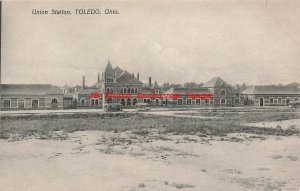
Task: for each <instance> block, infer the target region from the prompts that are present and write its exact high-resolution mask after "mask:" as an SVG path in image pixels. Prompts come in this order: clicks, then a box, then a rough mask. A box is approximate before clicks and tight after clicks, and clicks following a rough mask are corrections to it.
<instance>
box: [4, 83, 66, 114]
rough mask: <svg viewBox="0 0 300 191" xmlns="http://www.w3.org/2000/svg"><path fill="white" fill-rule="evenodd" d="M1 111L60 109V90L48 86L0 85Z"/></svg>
mask: <svg viewBox="0 0 300 191" xmlns="http://www.w3.org/2000/svg"><path fill="white" fill-rule="evenodd" d="M0 99H1V105H0V108H1V110H23V109H62V108H63V92H62V90H61V88H59V87H57V86H52V85H49V84H1V85H0Z"/></svg>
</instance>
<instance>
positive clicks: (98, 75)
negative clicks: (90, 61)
mask: <svg viewBox="0 0 300 191" xmlns="http://www.w3.org/2000/svg"><path fill="white" fill-rule="evenodd" d="M99 82H100V73H98V83H99Z"/></svg>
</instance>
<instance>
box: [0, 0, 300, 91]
mask: <svg viewBox="0 0 300 191" xmlns="http://www.w3.org/2000/svg"><path fill="white" fill-rule="evenodd" d="M33 9H37V10H40V9H43V10H48V11H50V12H51V10H52V9H58V10H62V9H64V10H70V11H71V12H72V15H49V14H48V15H33V14H32V10H33ZM75 9H99V10H100V11H101V12H102V13H104V10H105V9H115V10H118V12H119V14H118V15H105V14H101V15H76V14H75V11H74V10H75ZM299 21H300V1H296V0H295V1H292V0H290V1H284V0H267V1H266V0H253V1H250V0H249V1H245V0H241V1H233V0H225V1H221V0H218V1H217V0H210V1H208V0H207V1H204V0H203V1H178V0H177V1H173V2H171V1H158V0H157V1H114V2H108V1H89V2H79V1H77V2H58V1H48V2H37V1H35V2H21V1H15V2H11V1H10V2H8V1H4V2H3V12H2V45H1V46H2V57H1V64H2V74H1V81H2V83H18V84H27V83H38V84H44V83H47V84H55V85H59V86H63V85H65V84H68V85H76V84H81V83H82V76H83V75H84V76H85V77H86V84H87V85H93V84H94V83H95V82H96V81H97V74H98V72H100V73H101V72H102V71H104V70H105V67H106V64H107V62H108V59H110V61H111V63H112V65H113V67H115V66H119V67H120V68H122V69H124V70H127V71H128V72H130V73H137V72H139V73H140V78H141V79H142V81H144V82H147V79H148V77H149V76H151V77H152V79H153V80H156V81H157V82H158V83H159V84H162V83H163V82H169V83H185V82H196V83H205V82H207V81H208V80H210V79H211V78H213V77H216V76H219V77H221V78H222V79H224V80H225V81H227V82H228V83H230V84H237V83H239V84H241V83H246V84H248V85H250V84H251V85H254V84H256V85H261V84H278V83H281V84H288V83H291V82H300V72H299V71H300V25H299Z"/></svg>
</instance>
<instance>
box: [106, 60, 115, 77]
mask: <svg viewBox="0 0 300 191" xmlns="http://www.w3.org/2000/svg"><path fill="white" fill-rule="evenodd" d="M104 74H105V76H108V77H114V75H115V72H114V69H113V67H112V65H111V63H110V60H108V63H107V65H106V68H105V72H104Z"/></svg>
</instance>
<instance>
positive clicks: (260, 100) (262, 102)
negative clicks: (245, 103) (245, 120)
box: [259, 97, 264, 106]
mask: <svg viewBox="0 0 300 191" xmlns="http://www.w3.org/2000/svg"><path fill="white" fill-rule="evenodd" d="M259 106H264V98H262V97H261V98H259Z"/></svg>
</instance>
